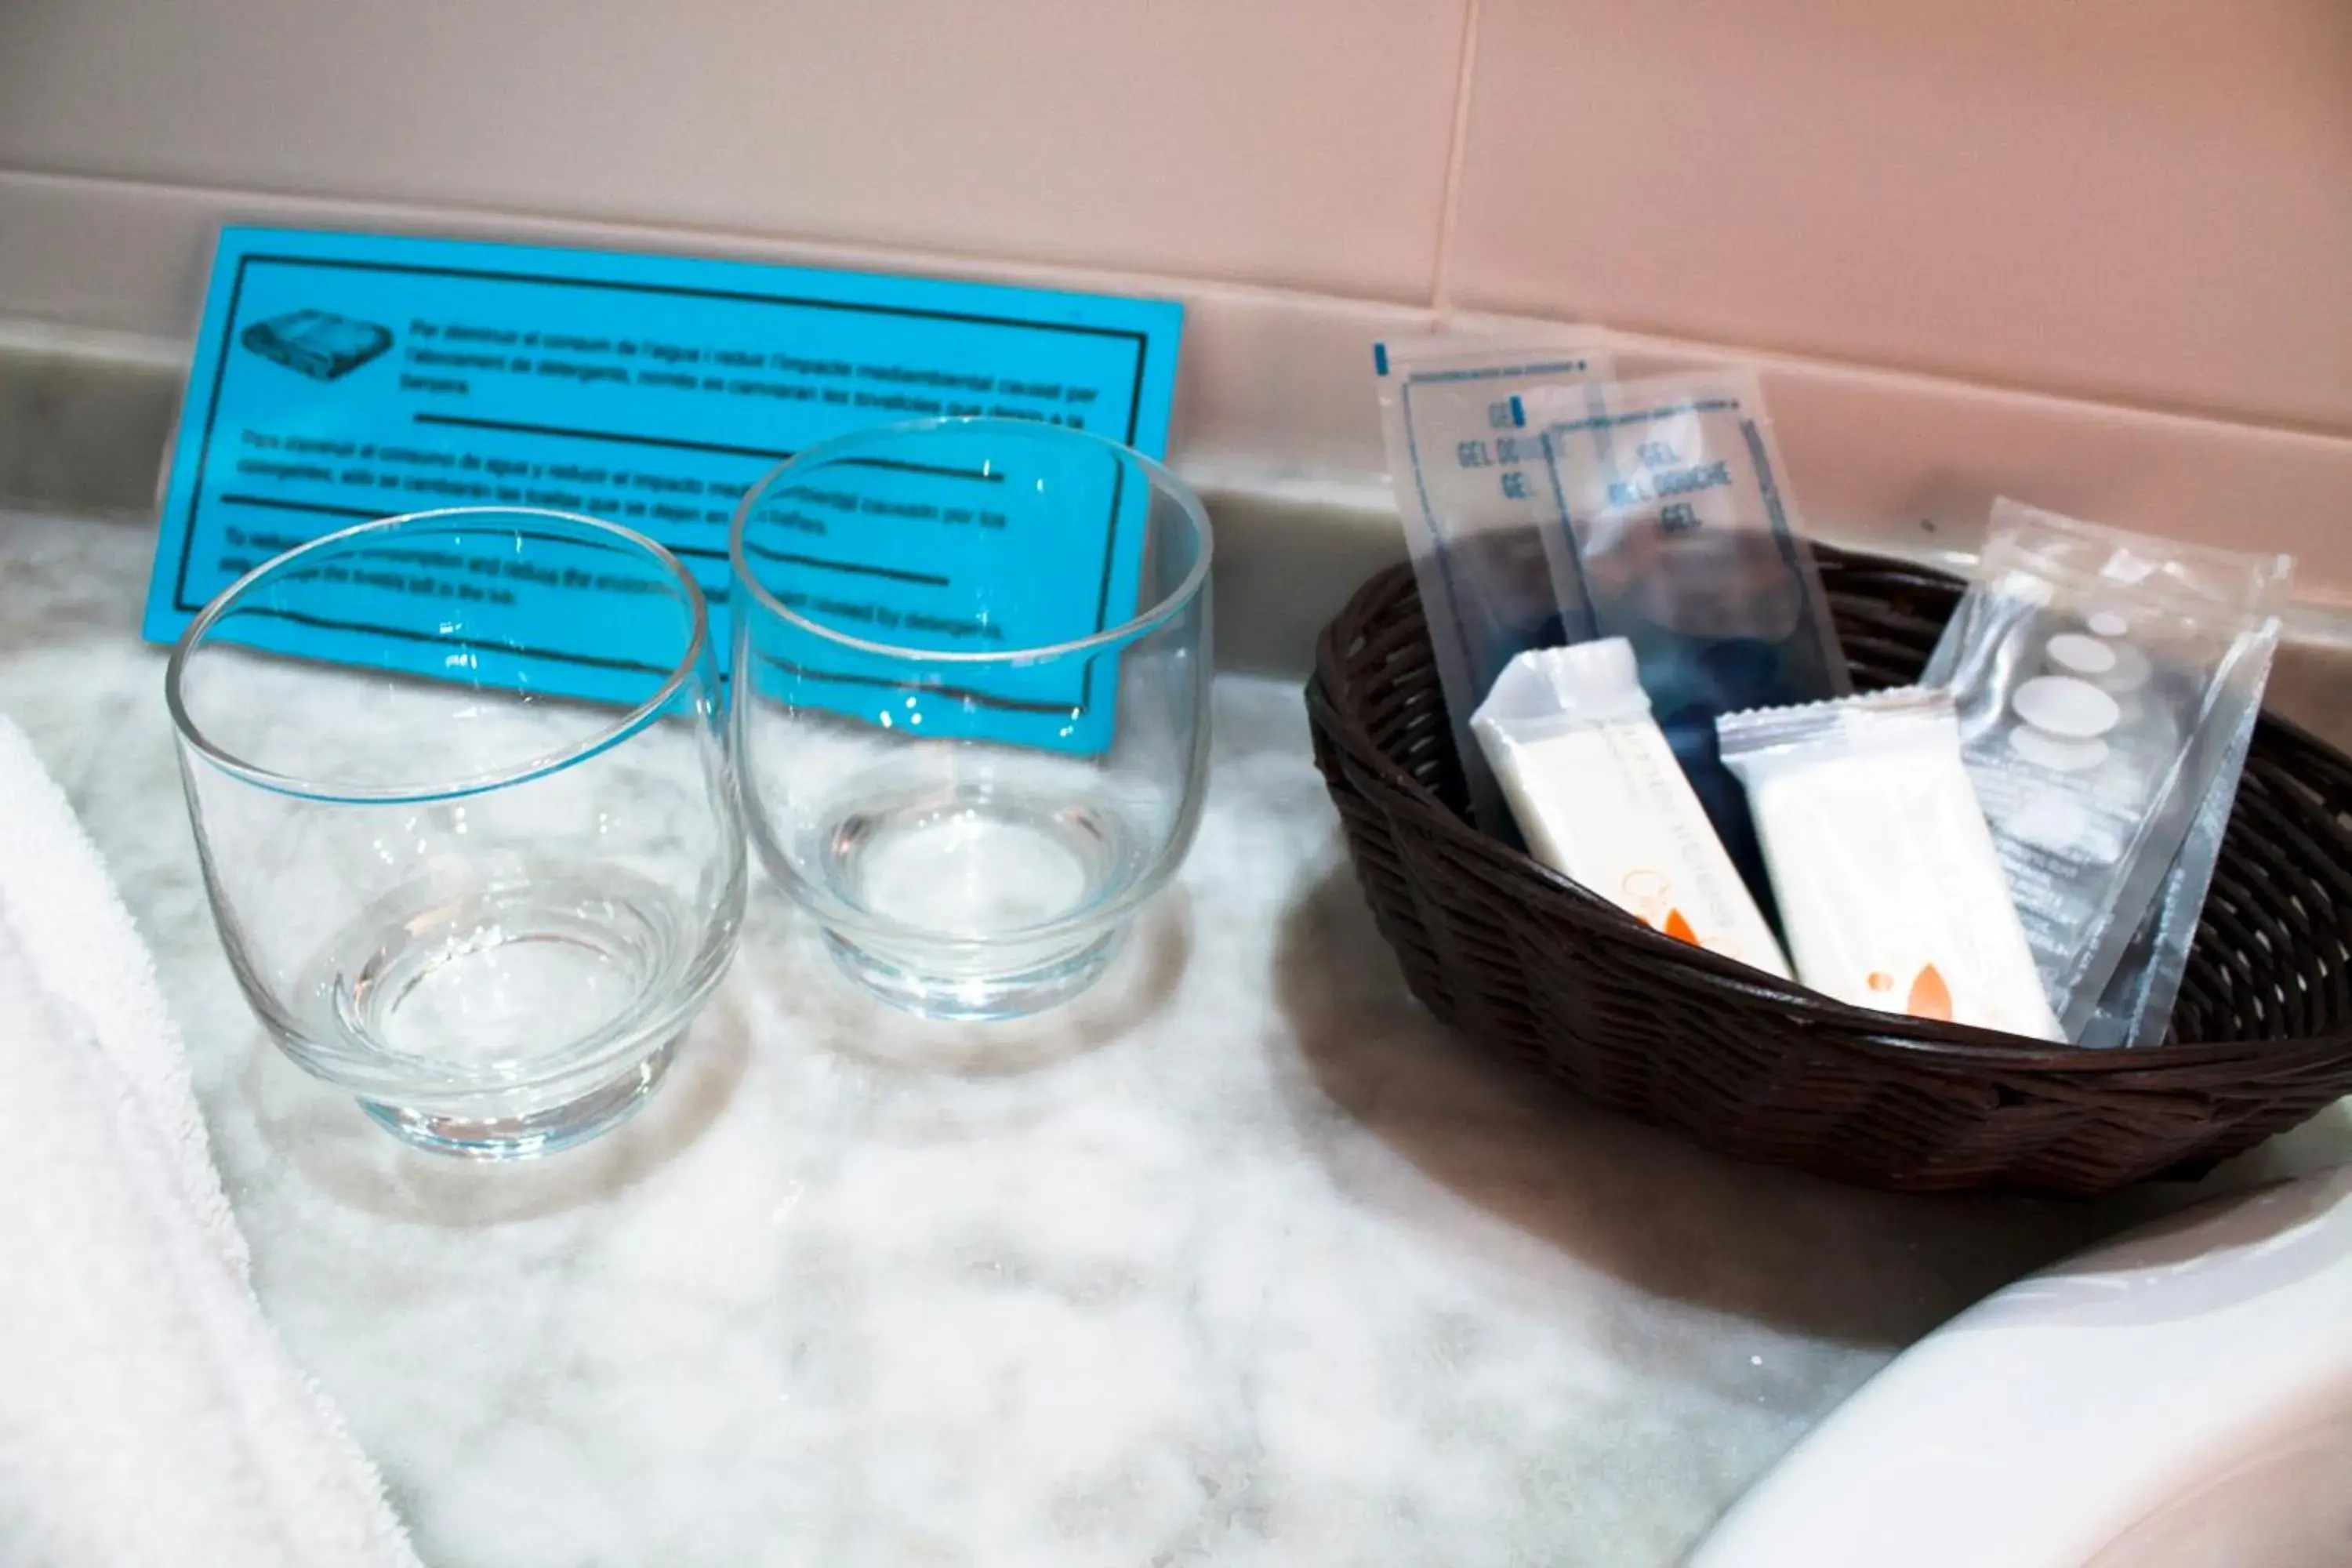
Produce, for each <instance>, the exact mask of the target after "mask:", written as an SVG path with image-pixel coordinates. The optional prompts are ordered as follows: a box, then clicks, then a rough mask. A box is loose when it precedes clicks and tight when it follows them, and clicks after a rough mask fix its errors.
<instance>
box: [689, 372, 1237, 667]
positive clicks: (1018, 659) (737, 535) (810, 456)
mask: <svg viewBox="0 0 2352 1568" xmlns="http://www.w3.org/2000/svg"><path fill="white" fill-rule="evenodd" d="M983 428H984V429H993V430H1003V431H1004V432H1005V433H1007V434H1012V435H1019V436H1023V437H1030V438H1037V437H1043V438H1045V439H1048V440H1068V441H1076V442H1079V443H1081V444H1090V445H1092V446H1094V447H1098V448H1100V449H1102V450H1104V451H1107V452H1108V453H1110V454H1111V455H1112V456H1113V457H1114V458H1118V459H1120V460H1122V461H1126V462H1131V463H1133V464H1134V465H1135V466H1136V467H1137V468H1140V469H1141V470H1142V471H1143V474H1144V477H1145V478H1147V479H1150V481H1151V482H1152V484H1153V485H1154V487H1155V488H1157V489H1159V490H1160V492H1161V493H1163V494H1165V495H1168V496H1170V497H1171V498H1172V499H1173V500H1175V502H1176V505H1177V508H1178V510H1181V511H1182V512H1183V514H1184V515H1185V517H1186V518H1187V519H1189V520H1190V521H1191V522H1192V528H1193V531H1194V532H1195V533H1197V534H1198V535H1199V536H1200V541H1201V548H1200V551H1199V552H1198V554H1197V555H1196V556H1195V557H1194V559H1193V562H1192V568H1191V570H1189V571H1187V572H1186V573H1185V574H1184V579H1183V581H1182V582H1181V583H1179V584H1176V586H1175V587H1173V588H1171V589H1170V590H1169V591H1168V592H1167V593H1166V594H1164V595H1160V599H1159V600H1158V602H1157V603H1155V604H1153V605H1150V606H1149V607H1147V608H1145V609H1142V610H1139V611H1138V612H1136V614H1135V615H1133V616H1129V618H1128V619H1127V620H1125V621H1122V622H1120V623H1119V624H1118V626H1107V627H1105V628H1104V629H1103V630H1101V631H1098V632H1089V633H1087V635H1086V636H1085V637H1071V638H1068V639H1066V640H1065V641H1062V642H1057V643H1038V644H1034V645H1033V646H1030V647H1017V648H918V647H907V646H905V645H904V644H902V643H891V642H880V641H877V640H876V639H874V638H872V637H858V636H857V635H856V634H855V633H852V632H845V631H838V630H835V628H834V627H832V626H826V625H824V623H823V622H820V621H815V620H812V619H810V618H809V617H808V616H803V615H802V614H801V613H800V612H798V611H797V610H793V609H788V608H786V607H785V605H783V604H782V601H780V600H778V599H777V597H776V596H775V595H773V594H771V593H769V592H768V590H767V589H766V588H765V587H764V586H762V585H761V582H760V580H759V578H758V577H757V576H755V575H754V574H752V572H751V566H750V564H749V563H748V562H747V561H746V560H745V557H744V533H745V531H746V530H747V528H748V527H749V526H750V523H751V508H752V506H753V505H754V504H755V503H756V502H757V501H758V500H759V499H760V497H761V496H762V495H764V494H766V493H767V491H768V489H769V488H770V487H771V486H772V485H774V484H775V483H776V482H777V481H778V480H780V479H782V478H783V477H784V476H785V475H787V474H789V473H791V472H792V471H793V470H794V469H796V468H823V467H824V465H825V464H827V463H831V462H834V461H836V460H838V459H839V458H841V457H842V456H843V455H844V454H845V453H848V452H852V451H855V450H856V448H858V447H864V446H867V445H870V444H872V443H875V442H877V441H882V440H887V439H897V438H902V437H913V436H925V435H931V434H935V433H937V432H939V431H941V430H948V429H959V430H969V429H983ZM1215 552H1216V534H1215V531H1214V530H1213V529H1212V528H1211V527H1210V526H1209V511H1208V509H1207V508H1206V507H1204V506H1203V505H1202V504H1201V498H1200V497H1199V496H1198V495H1196V494H1194V493H1193V490H1192V486H1190V485H1188V484H1186V483H1185V482H1184V481H1183V480H1182V479H1179V478H1177V477H1176V475H1175V474H1174V472H1172V471H1171V469H1170V468H1168V466H1167V465H1166V464H1165V463H1162V462H1160V461H1159V460H1158V459H1157V458H1149V457H1146V456H1145V455H1144V454H1143V453H1141V452H1139V451H1137V450H1136V449H1135V448H1134V447H1130V446H1129V445H1127V443H1125V442H1124V441H1115V440H1113V439H1112V438H1111V437H1108V436H1104V435H1100V434H1097V432H1095V431H1092V430H1080V429H1076V428H1073V427H1072V426H1067V425H1045V424H1041V423H1039V422H1038V421H1036V420H1033V419H1009V418H1006V417H1004V416H1002V415H987V414H963V415H944V416H938V417H935V418H925V419H908V420H902V421H900V422H898V423H896V424H891V425H871V426H865V427H864V428H861V429H857V430H851V431H847V432H845V433H844V434H842V435H839V436H834V437H828V438H826V439H825V440H823V441H820V442H818V443H817V444H816V445H815V446H814V447H803V449H802V450H800V451H798V452H795V453H793V455H792V456H791V457H789V458H785V459H784V460H783V461H782V462H781V463H778V464H777V465H776V466H775V467H774V468H770V469H769V470H768V471H767V472H766V473H764V474H761V476H760V477H759V478H758V479H755V480H754V481H752V483H751V487H750V488H749V489H746V490H745V491H744V492H743V499H742V500H740V502H738V503H737V505H736V508H735V521H734V522H733V524H732V525H731V526H730V527H729V529H728V530H727V565H728V569H729V571H730V572H731V573H732V574H733V575H734V581H735V584H737V585H738V586H739V587H740V588H741V589H742V590H743V591H744V592H745V593H746V594H748V595H750V597H751V601H752V602H753V603H754V604H756V605H758V606H759V607H760V608H761V610H762V611H764V612H766V613H767V614H769V615H772V616H776V617H777V618H778V619H780V620H782V621H786V622H788V623H790V624H791V625H793V626H798V627H800V628H801V629H803V631H807V632H810V633H813V634H814V635H815V636H817V637H823V638H824V640H825V641H827V642H829V643H832V644H834V645H835V646H836V647H845V648H853V649H856V651H857V652H860V653H866V654H872V655H876V656H877V657H879V658H889V659H897V660H899V661H901V662H907V663H914V662H920V663H926V664H953V665H962V666H975V665H1003V664H1034V663H1036V662H1037V661H1039V660H1041V659H1048V658H1065V657H1067V656H1068V655H1071V654H1077V653H1086V652H1088V651H1091V650H1095V649H1099V648H1104V647H1115V646H1117V645H1118V644H1121V643H1129V642H1133V641H1134V640H1135V639H1136V638H1138V637H1144V636H1148V635H1149V634H1150V633H1151V632H1153V631H1156V630H1158V629H1159V628H1160V626H1164V625H1166V624H1167V623H1168V622H1169V621H1171V620H1173V619H1174V618H1175V617H1176V616H1178V615H1179V614H1180V613H1181V612H1182V610H1183V608H1184V606H1185V605H1189V604H1191V603H1192V601H1193V600H1195V599H1197V598H1199V597H1200V595H1201V589H1202V585H1203V584H1206V583H1207V582H1208V580H1209V567H1210V563H1211V560H1212V558H1213V555H1214V554H1215ZM739 616H740V612H739Z"/></svg>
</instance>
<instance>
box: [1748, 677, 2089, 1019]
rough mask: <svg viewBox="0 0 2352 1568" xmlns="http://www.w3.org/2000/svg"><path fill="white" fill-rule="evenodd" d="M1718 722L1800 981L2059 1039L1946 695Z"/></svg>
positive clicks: (1857, 999) (1852, 997) (1859, 700)
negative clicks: (1963, 759)
mask: <svg viewBox="0 0 2352 1568" xmlns="http://www.w3.org/2000/svg"><path fill="white" fill-rule="evenodd" d="M1717 732H1718V734H1719V737H1720V740H1721V742H1722V748H1723V760H1724V763H1725V764H1726V765H1727V766H1728V767H1729V768H1730V769H1731V771H1732V772H1733V773H1735V774H1737V775H1738V778H1739V782H1740V783H1741V784H1743V785H1744V786H1746V788H1747V791H1748V809H1749V811H1750V812H1751V813H1753V815H1754V816H1755V819H1756V831H1757V836H1758V837H1759V838H1760V839H1761V840H1762V841H1763V846H1764V860H1765V864H1766V865H1767V866H1768V867H1769V868H1770V870H1771V874H1772V888H1773V891H1774V892H1775V893H1776V894H1777V895H1778V896H1779V900H1780V928H1781V931H1782V932H1783V933H1784V934H1785V935H1786V936H1787V937H1788V940H1789V952H1790V956H1791V957H1793V958H1794V959H1795V960H1796V964H1797V974H1798V977H1799V978H1800V979H1801V980H1802V981H1803V982H1804V983H1805V984H1808V985H1810V986H1811V987H1812V988H1813V989H1814V990H1816V991H1820V992H1822V993H1825V994H1828V995H1831V996H1834V997H1837V998H1838V999H1839V1000H1840V1001H1843V1002H1851V1003H1853V1004H1854V1005H1857V1006H1863V1007H1875V1008H1879V1009H1881V1010H1883V1011H1886V1012H1893V1013H1907V1014H1910V1015H1912V1016H1915V1017H1922V1018H1940V1019H1949V1020H1950V1021H1952V1022H1954V1023H1959V1024H1971V1025H1975V1026H1979V1027H1982V1028H1988V1029H2004V1030H2007V1031H2008V1032H2010V1033H2011V1034H2015V1035H2026V1036H2031V1037H2034V1038H2036V1039H2043V1040H2054V1039H2057V1038H2058V1037H2059V1034H2058V1020H2057V1019H2056V1017H2055V1016H2053V1014H2052V1013H2051V1011H2050V1004H2049V1001H2048V999H2047V998H2046V997H2044V995H2043V994H2042V979H2041V976H2040V975H2039V974H2038V973H2036V972H2035V970H2034V967H2033V952H2032V949H2031V948H2029V947H2028V946H2027V945H2026V941H2025V933H2024V931H2023V930H2022V929H2021V927H2020V926H2019V924H2018V920H2017V910H2016V908H2015V906H2014V905H2013V904H2011V901H2010V896H2009V887H2008V884H2007V883H2006V882H2005V881H2004V880H2003V879H2002V876H2001V869H2000V860H1999V859H1998V858H1996V857H1995V855H1994V852H1993V843H1992V835H1991V833H1990V831H1989V830H1988V829H1987V828H1986V826H1985V819H1984V814H1983V812H1982V811H1981V810H1980V809H1979V807H1978V805H1977V798H1976V792H1975V791H1974V790H1973V789H1972V788H1971V787H1970V786H1969V774H1968V770H1967V768H1966V767H1964V766H1963V765H1962V763H1961V761H1960V732H1959V726H1958V723H1957V722H1956V721H1955V720H1954V718H1953V713H1952V702H1951V698H1950V697H1949V695H1948V694H1947V693H1945V692H1942V691H1933V690H1927V689H1923V688H1919V687H1905V688H1902V689H1897V690H1893V691H1878V692H1872V693H1870V694H1869V695H1867V696H1862V697H1846V698H1841V699H1838V700H1834V701H1829V702H1812V703H1806V704H1803V705H1801V706H1799V707H1795V708H1774V709H1764V710H1757V711H1752V712H1747V713H1734V714H1729V715H1727V716H1726V717H1724V718H1723V719H1721V720H1719V721H1717Z"/></svg>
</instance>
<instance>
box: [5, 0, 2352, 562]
mask: <svg viewBox="0 0 2352 1568" xmlns="http://www.w3.org/2000/svg"><path fill="white" fill-rule="evenodd" d="M229 216H247V217H261V218H273V219H278V220H283V221H298V222H301V221H308V222H338V223H382V224H388V225H394V226H421V227H434V228H441V229H452V230H461V231H471V232H492V233H499V232H520V233H532V234H540V235H545V236H549V237H561V238H570V239H581V240H586V241H589V242H592V243H612V242H614V241H619V242H623V243H639V244H656V245H667V246H670V247H679V248H695V249H713V250H726V251H730V252H735V253H741V254H754V255H775V256H780V257H787V258H789V257H794V256H817V255H822V256H824V257H825V258H829V259H842V258H848V259H852V260H861V261H866V262H870V263H872V264H877V265H884V266H894V267H901V268H915V269H925V270H946V271H960V272H971V273H977V274H980V275H985V276H1000V277H1016V278H1018V277H1028V276H1049V277H1051V278H1052V279H1053V280H1055V281H1057V282H1081V283H1093V284H1096V285H1098V286H1106V287H1114V288H1127V289H1146V290H1150V291H1166V292H1175V293H1178V294H1181V295H1182V296H1184V297H1185V298H1186V299H1187V300H1188V301H1190V302H1191V304H1192V327H1191V337H1190V342H1189V345H1188V349H1187V360H1186V367H1185V377H1186V383H1187V386H1186V392H1185V409H1184V415H1183V421H1184V425H1183V431H1182V436H1183V438H1184V444H1185V446H1186V447H1187V449H1188V451H1189V456H1190V460H1192V462H1194V463H1196V464H1209V465H1211V466H1214V465H1216V464H1220V463H1232V464H1242V465H1244V466H1246V465H1251V464H1255V465H1256V467H1257V468H1259V469H1260V470H1262V471H1265V472H1273V471H1275V470H1277V469H1280V470H1286V471H1288V472H1289V473H1291V474H1292V475H1293V476H1294V477H1300V482H1326V481H1329V482H1335V483H1340V484H1342V485H1343V486H1344V484H1345V483H1346V481H1347V480H1348V479H1349V476H1360V475H1364V474H1368V473H1370V472H1372V471H1376V469H1377V467H1378V449H1377V437H1376V434H1375V427H1374V424H1373V421H1372V418H1371V410H1370V393H1369V389H1368V387H1367V385H1366V381H1367V377H1366V375H1365V373H1364V369H1363V366H1364V344H1365V342H1366V341H1367V340H1368V339H1369V338H1370V337H1371V336H1372V335H1374V334H1376V333H1378V332H1382V331H1400V330H1410V329H1412V327H1413V326H1415V325H1417V324H1421V323H1423V322H1426V321H1429V320H1430V319H1431V318H1432V317H1433V315H1437V314H1450V313H1455V312H1465V313H1480V312H1484V313H1523V314H1537V315H1544V316H1555V317H1559V316H1565V317H1574V318H1582V319H1596V320H1602V321H1610V322H1612V323H1613V324H1617V325H1620V326H1622V327H1625V328H1628V329H1631V330H1633V331H1637V332H1640V333H1642V334H1644V336H1645V337H1646V338H1647V339H1648V340H1651V341H1650V343H1649V348H1650V350H1651V351H1652V352H1654V353H1658V354H1660V355H1663V356H1664V357H1667V358H1675V357H1698V358H1705V357H1708V356H1710V355H1712V354H1715V353H1720V352H1724V351H1725V350H1726V349H1731V350H1738V351H1741V352H1749V351H1761V352H1762V353H1763V354H1764V356H1765V358H1766V362H1767V364H1768V372H1769V374H1770V376H1771V378H1772V382H1773V387H1774V395H1775V399H1776V405H1777V406H1778V407H1779V409H1780V413H1781V417H1782V422H1783V424H1784V426H1787V428H1786V430H1785V432H1784V433H1785V435H1786V436H1787V437H1788V438H1789V441H1790V446H1791V449H1792V460H1794V459H1795V455H1796V454H1797V453H1798V452H1802V453H1804V454H1805V461H1806V465H1807V473H1806V476H1805V479H1806V493H1807V498H1808V499H1809V500H1811V502H1812V503H1813V510H1815V512H1816V513H1817V514H1825V515H1827V516H1829V517H1830V518H1831V519H1832V524H1833V528H1834V530H1835V531H1846V532H1855V531H1861V532H1864V533H1870V532H1873V531H1883V530H1885V529H1887V528H1893V527H1897V526H1910V525H1913V524H1915V523H1916V521H1920V520H1922V519H1927V520H1933V519H1934V518H1935V517H1936V516H1937V514H1938V513H1942V514H1945V515H1947V516H1948V517H1950V518H1955V519H1962V520H1964V519H1965V518H1966V517H1967V516H1968V515H1969V513H1970V512H1972V511H1973V512H1974V513H1975V514H1977V515H1980V514H1981V506H1982V502H1983V500H1984V499H1985V497H1986V496H1987V495H1989V494H1990V491H1991V490H1993V489H2022V490H2025V491H2027V492H2028V493H2031V494H2032V495H2033V496H2034V497H2035V498H2036V499H2039V500H2046V501H2048V502H2049V503H2050V504H2053V505H2061V506H2074V507H2078V508H2081V509H2084V510H2095V511H2101V512H2104V513H2105V514H2106V515H2111V516H2116V517H2117V519H2118V521H2139V522H2142V523H2145V524H2148V525H2151V526H2163V527H2169V528H2174V529H2177V530H2179V531H2188V532H2197V533H2200V534H2208V535H2214V536H2221V537H2248V536H2253V537H2260V538H2262V539H2263V540H2265V541H2275V542H2280V543H2284V544H2287V545H2289V546H2290V547H2294V548H2298V549H2300V550H2302V551H2303V552H2305V555H2306V556H2307V557H2308V558H2309V559H2310V561H2311V563H2312V564H2313V565H2314V566H2315V567H2316V568H2317V571H2316V573H2315V574H2314V575H2313V581H2314V582H2315V583H2316V584H2321V585H2323V586H2326V587H2327V588H2328V589H2329V590H2330V591H2331V592H2335V593H2340V594H2346V595H2352V527H2347V526H2346V525H2347V524H2352V4H2347V0H2229V3H2228V4H2217V3H2214V0H2068V3H2065V4H2059V3H2054V0H1900V3H1895V0H1769V4H1748V5H1733V4H1726V3H1723V0H1643V4H1640V5H1623V4H1613V5H1602V4H1601V3H1600V0H1184V3H1181V4H1161V3H1158V0H990V3H989V4H985V5H973V4H968V3H967V4H958V3H956V0H865V3H863V4H857V5H845V4H819V3H818V0H766V3H759V0H698V3H694V4H680V5H648V4H645V3H643V0H411V3H410V4H408V5H400V6H367V5H324V4H318V3H316V0H311V3H309V4H302V3H299V0H178V3H176V4H172V5H157V4H154V3H153V0H5V3H0V316H7V315H14V316H18V317H34V318H41V319H47V320H49V321H67V322H72V323H77V324H80V325H86V326H100V327H110V328H116V329H122V330H127V331H135V332H142V333H147V334H152V335H155V336H159V337H173V336H180V335H184V333H185V331H186V330H187V327H188V323H189V322H190V321H192V319H193V312H194V298H195V294H196V290H197V289H198V287H199V285H200V279H201V273H202V258H203V254H204V249H205V237H206V235H207V234H208V232H209V229H210V227H211V226H213V225H215V224H216V223H217V222H219V221H221V220H222V219H223V218H225V217H229ZM844 247H846V248H844ZM2217 509H2219V510H2220V511H2222V512H2227V513H2228V514H2229V515H2227V516H2219V515H2217ZM2338 535H2343V536H2345V537H2342V538H2339V537H2338Z"/></svg>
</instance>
